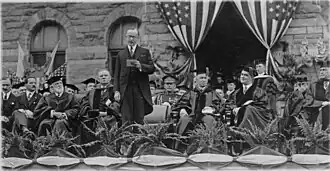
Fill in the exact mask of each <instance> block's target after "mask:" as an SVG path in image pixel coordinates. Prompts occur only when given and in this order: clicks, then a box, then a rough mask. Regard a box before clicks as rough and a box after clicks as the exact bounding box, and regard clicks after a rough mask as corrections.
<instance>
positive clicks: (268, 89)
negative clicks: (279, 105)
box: [254, 60, 278, 118]
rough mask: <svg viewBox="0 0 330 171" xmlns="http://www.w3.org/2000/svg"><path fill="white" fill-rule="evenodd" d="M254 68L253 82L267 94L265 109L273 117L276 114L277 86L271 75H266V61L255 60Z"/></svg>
mask: <svg viewBox="0 0 330 171" xmlns="http://www.w3.org/2000/svg"><path fill="white" fill-rule="evenodd" d="M255 64H256V70H257V73H258V75H257V76H256V77H254V84H257V86H258V87H259V88H261V89H262V90H263V91H264V92H265V93H266V95H267V110H268V111H269V112H271V113H272V115H273V116H272V117H273V118H275V115H277V111H276V95H277V93H278V88H277V86H276V84H275V82H274V79H273V77H272V76H270V75H267V74H266V73H265V72H266V61H265V60H257V61H256V62H255Z"/></svg>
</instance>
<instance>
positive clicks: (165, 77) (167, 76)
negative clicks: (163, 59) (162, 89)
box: [162, 74, 178, 81]
mask: <svg viewBox="0 0 330 171" xmlns="http://www.w3.org/2000/svg"><path fill="white" fill-rule="evenodd" d="M167 78H173V79H174V80H175V81H177V80H178V79H177V78H176V77H175V76H173V75H170V74H166V75H165V76H164V77H163V78H162V80H163V81H165V79H167Z"/></svg>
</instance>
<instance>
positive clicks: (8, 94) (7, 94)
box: [2, 91, 11, 99]
mask: <svg viewBox="0 0 330 171" xmlns="http://www.w3.org/2000/svg"><path fill="white" fill-rule="evenodd" d="M10 93H11V91H9V92H8V93H5V92H3V95H2V96H3V97H5V95H6V96H7V99H8V98H9V96H10Z"/></svg>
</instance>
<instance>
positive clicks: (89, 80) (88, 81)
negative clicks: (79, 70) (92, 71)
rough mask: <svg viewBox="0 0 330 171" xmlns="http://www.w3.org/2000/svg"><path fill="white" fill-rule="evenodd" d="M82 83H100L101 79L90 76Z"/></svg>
mask: <svg viewBox="0 0 330 171" xmlns="http://www.w3.org/2000/svg"><path fill="white" fill-rule="evenodd" d="M81 83H83V84H85V85H87V84H89V83H95V84H98V83H99V81H97V80H96V79H94V78H88V79H87V80H85V81H83V82H81Z"/></svg>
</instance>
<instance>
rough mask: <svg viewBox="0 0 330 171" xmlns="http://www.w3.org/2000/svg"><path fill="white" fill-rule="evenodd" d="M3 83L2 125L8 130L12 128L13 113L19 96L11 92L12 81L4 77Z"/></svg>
mask: <svg viewBox="0 0 330 171" xmlns="http://www.w3.org/2000/svg"><path fill="white" fill-rule="evenodd" d="M1 84H2V93H1V94H2V101H1V104H2V105H1V123H2V124H1V126H2V128H4V129H7V130H8V131H10V130H11V128H12V113H13V111H14V110H15V107H16V101H17V97H16V96H15V95H14V94H13V93H11V81H10V79H8V78H4V79H2V81H1Z"/></svg>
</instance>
